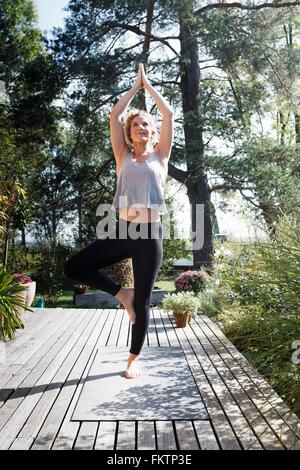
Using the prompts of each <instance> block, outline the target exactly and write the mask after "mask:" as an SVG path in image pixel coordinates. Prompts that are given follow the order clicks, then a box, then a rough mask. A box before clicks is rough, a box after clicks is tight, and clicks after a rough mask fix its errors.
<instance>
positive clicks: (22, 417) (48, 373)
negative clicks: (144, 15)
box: [0, 318, 88, 449]
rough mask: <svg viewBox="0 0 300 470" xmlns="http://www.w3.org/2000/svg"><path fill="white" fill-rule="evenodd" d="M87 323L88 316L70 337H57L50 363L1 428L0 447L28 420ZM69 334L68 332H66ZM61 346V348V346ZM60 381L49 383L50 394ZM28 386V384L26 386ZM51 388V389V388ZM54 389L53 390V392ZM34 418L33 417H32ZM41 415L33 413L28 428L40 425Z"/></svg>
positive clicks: (69, 363) (34, 380)
mask: <svg viewBox="0 0 300 470" xmlns="http://www.w3.org/2000/svg"><path fill="white" fill-rule="evenodd" d="M87 325H88V318H87V319H86V321H85V322H81V323H80V327H79V329H78V330H75V333H74V332H73V334H71V336H70V338H68V336H67V335H66V336H64V335H63V336H62V337H61V338H59V340H58V341H57V343H56V347H57V349H56V350H54V358H52V361H51V362H50V364H48V363H47V366H46V368H45V369H44V370H43V369H41V372H43V373H42V375H41V376H40V377H39V378H38V380H37V381H36V378H37V377H38V375H37V376H36V377H35V378H34V379H33V382H31V383H32V384H33V385H34V387H33V388H32V389H31V390H30V392H29V393H28V394H27V395H26V396H25V398H24V400H23V401H22V403H21V404H20V406H19V407H18V412H17V413H14V414H13V415H12V416H11V418H10V420H9V421H8V422H7V423H6V425H5V426H4V427H3V428H2V433H1V435H0V448H4V449H7V448H8V447H9V446H10V445H11V443H12V442H13V440H14V439H15V437H17V435H18V433H19V431H20V430H21V428H22V427H23V426H24V423H25V422H26V421H28V418H29V416H30V414H32V411H33V410H34V408H35V406H36V405H37V403H38V402H39V400H40V399H42V398H43V393H44V392H45V390H46V389H47V386H48V384H49V382H51V380H52V379H53V376H55V373H56V372H57V371H58V370H59V368H60V367H61V365H62V363H63V362H64V361H65V359H66V357H68V355H69V353H70V351H72V349H73V348H74V345H75V346H76V347H77V348H78V344H80V341H79V342H78V340H79V338H80V337H82V336H83V332H84V330H85V328H86V326H87ZM68 334H69V333H68ZM62 345H63V347H62V348H61V346H62ZM76 347H75V354H76ZM73 363H74V358H71V361H70V360H69V362H67V368H68V370H69V369H70V368H72V366H73ZM31 380H32V378H31ZM62 383H63V382H62V381H61V382H58V383H53V384H51V385H50V391H49V392H50V393H52V395H53V394H54V396H55V392H56V390H55V389H57V388H59V389H60V388H61V386H62ZM27 388H29V386H27ZM51 388H52V389H51ZM53 389H54V392H53ZM42 403H43V405H44V406H45V398H44V399H43V402H42ZM34 418H35V419H34ZM40 419H41V416H40V415H39V414H37V413H33V415H32V419H31V420H30V425H31V428H30V425H27V427H29V429H32V427H34V428H36V427H37V425H40V423H41V421H40ZM19 437H27V438H28V437H30V436H29V435H28V433H27V432H25V433H24V434H20V435H19Z"/></svg>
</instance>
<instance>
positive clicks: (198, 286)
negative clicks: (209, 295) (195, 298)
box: [175, 270, 209, 294]
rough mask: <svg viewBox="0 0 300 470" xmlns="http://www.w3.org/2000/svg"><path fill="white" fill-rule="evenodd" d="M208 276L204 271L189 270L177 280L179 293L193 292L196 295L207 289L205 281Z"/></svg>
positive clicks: (176, 285) (176, 284)
mask: <svg viewBox="0 0 300 470" xmlns="http://www.w3.org/2000/svg"><path fill="white" fill-rule="evenodd" d="M208 276H209V275H208V274H207V273H206V272H205V271H202V270H188V271H185V272H184V273H181V274H179V276H178V277H177V278H176V279H175V287H176V289H177V291H179V292H180V291H192V292H194V293H195V294H197V293H198V292H200V291H201V290H203V289H204V288H205V280H206V279H207V278H208Z"/></svg>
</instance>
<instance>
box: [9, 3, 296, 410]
mask: <svg viewBox="0 0 300 470" xmlns="http://www.w3.org/2000/svg"><path fill="white" fill-rule="evenodd" d="M89 3H90V4H89V5H88V6H87V4H86V2H77V4H76V7H75V2H72V1H71V2H69V4H68V7H67V11H68V13H69V15H70V21H68V22H66V23H65V25H64V28H62V29H59V28H58V29H57V30H55V31H53V37H51V39H49V38H48V39H46V38H45V37H44V36H43V33H42V31H41V30H40V28H39V27H38V24H37V15H36V12H35V9H34V7H33V3H32V2H30V1H28V0H17V1H16V0H14V1H13V0H9V1H6V2H2V7H3V12H1V15H2V16H1V25H0V28H1V30H0V37H1V40H2V45H3V47H2V57H1V62H2V64H3V67H2V69H1V74H0V128H1V134H0V172H1V181H0V336H1V338H0V340H1V341H14V338H15V336H16V332H17V331H18V330H19V329H22V328H24V322H23V320H22V316H23V312H24V309H27V310H28V311H29V312H30V309H31V310H32V309H35V308H39V309H40V312H41V315H42V312H43V308H57V307H59V308H76V307H77V306H76V305H75V304H74V295H75V294H77V295H84V294H85V293H86V292H90V293H93V292H98V291H97V290H96V289H93V288H91V287H89V286H87V285H80V284H78V283H76V282H72V281H71V280H70V279H68V278H66V276H65V275H64V264H65V262H66V260H67V259H68V258H69V257H70V256H72V254H74V253H76V252H77V251H78V250H80V249H81V248H83V247H84V246H86V245H87V244H88V243H90V242H91V241H93V240H95V238H96V226H97V223H98V222H99V217H98V213H97V208H98V206H99V204H111V201H112V197H113V195H114V192H115V189H116V183H117V181H116V173H115V161H114V156H113V152H112V147H111V142H110V134H109V113H110V111H111V109H112V106H113V105H114V104H115V103H116V101H117V100H118V99H119V98H120V96H121V95H122V94H123V93H126V92H127V91H128V90H129V89H130V87H131V86H132V83H133V80H134V79H135V77H136V71H137V66H138V64H139V63H144V66H145V69H146V70H147V74H148V76H149V77H150V78H149V79H150V81H151V82H152V83H154V84H155V86H156V87H157V89H159V90H161V92H162V94H163V96H164V97H165V98H166V100H167V101H168V102H169V103H171V104H172V107H173V108H174V110H175V116H174V120H175V135H174V144H173V148H172V154H171V158H170V162H169V170H168V175H167V179H166V194H165V196H166V202H167V204H168V209H169V214H170V216H171V217H170V224H171V232H170V233H171V235H170V237H169V238H166V239H164V242H163V243H164V245H163V251H164V259H163V264H162V266H161V269H160V272H159V276H158V278H157V280H156V282H155V288H157V290H161V291H165V292H166V295H165V296H164V298H163V299H162V301H161V302H160V303H159V304H158V305H157V306H156V307H157V308H159V309H160V308H161V309H164V310H167V311H170V312H172V314H173V315H174V319H175V320H176V324H177V327H178V328H188V327H189V325H191V324H192V321H191V320H192V318H193V316H198V315H207V316H208V317H210V318H211V319H212V320H213V321H214V322H216V323H217V325H218V326H219V327H220V328H221V329H222V331H223V332H224V334H225V335H226V337H227V338H228V339H229V340H230V341H231V342H232V343H233V344H234V345H235V346H236V347H237V348H238V350H239V351H240V352H241V353H242V354H243V355H244V356H245V357H246V358H247V359H248V361H249V362H250V363H251V364H253V365H254V366H255V367H256V368H257V370H258V371H259V372H260V373H261V374H262V375H263V376H264V377H265V378H266V379H267V380H268V381H269V383H270V384H271V385H272V387H273V388H274V389H275V390H276V391H277V392H278V394H279V395H280V396H281V397H282V398H283V399H284V400H285V401H286V403H287V404H288V405H289V406H290V408H291V409H292V410H293V411H295V413H297V414H298V416H300V346H299V344H300V318H299V315H300V219H299V204H300V183H299V182H300V179H299V176H300V169H299V168H300V165H299V162H300V147H299V144H300V108H299V107H300V91H299V90H300V77H299V63H300V46H299V44H300V26H299V25H300V13H299V10H296V9H293V8H292V7H290V8H282V9H279V8H276V9H275V8H274V9H273V8H269V9H268V11H267V9H263V8H262V9H261V10H260V11H258V10H255V9H252V10H251V11H246V7H245V11H241V10H240V9H239V8H237V9H230V8H228V9H227V10H226V11H225V10H224V9H223V7H222V5H223V4H224V2H220V8H217V9H215V10H214V9H212V10H208V11H201V12H200V13H198V14H196V13H195V14H194V10H193V8H194V6H195V5H194V2H192V1H189V0H188V1H187V2H185V6H186V10H185V11H184V12H183V10H182V9H180V8H175V7H174V5H173V3H174V2H158V4H159V6H155V8H154V7H153V8H154V10H153V8H152V9H151V8H150V6H149V5H148V3H149V4H150V3H152V2H141V3H139V2H138V3H139V8H136V2H125V3H126V5H127V6H126V8H125V7H124V8H123V6H122V4H123V2H120V6H119V7H118V8H115V6H114V7H112V4H113V3H115V2H100V3H101V5H102V7H101V9H100V10H98V8H97V5H96V4H97V2H89ZM175 3H176V2H175ZM223 6H224V5H223ZM157 8H158V9H159V11H156V9H157ZM170 9H171V11H172V15H171V16H170ZM146 17H147V18H148V20H147V21H148V23H147V28H148V29H149V28H150V29H151V28H152V27H153V28H154V27H155V31H156V32H157V34H156V35H155V37H154V36H153V37H152V36H151V38H152V39H153V42H151V41H148V40H147V37H146V36H147V34H146V33H145V32H144V31H143V30H142V29H140V28H144V27H145V28H146V24H145V22H144V20H145V18H146ZM120 18H121V19H122V21H120ZM158 18H159V20H158ZM132 24H135V26H134V27H133V26H132ZM120 25H121V26H122V27H121V26H120ZM126 25H127V26H126ZM128 25H131V26H130V27H129V26H128ZM151 25H152V26H151ZM170 27H171V28H173V29H174V31H175V32H176V31H177V39H176V38H174V37H172V40H174V41H175V40H177V50H176V49H174V48H173V46H171V44H169V43H168V39H164V40H160V37H164V36H166V35H168V31H169V28H170ZM122 28H123V29H122ZM133 30H134V32H133ZM175 32H174V34H176V33H175ZM127 34H129V35H130V34H134V37H135V36H137V37H138V38H139V41H140V42H137V43H134V42H132V41H131V42H130V41H129V43H130V44H129V43H128V42H126V41H127V39H128V38H127V36H126V35H127ZM149 34H150V33H149ZM145 35H146V36H145ZM125 36H126V37H125ZM131 39H132V38H131ZM154 39H155V40H154ZM156 41H157V42H158V43H159V47H160V48H161V49H162V52H163V53H161V54H158V53H157V51H156V48H155V47H154V45H155V44H156ZM186 44H189V45H190V48H187V47H186ZM167 53H168V54H172V55H171V56H170V57H169V56H168V54H167ZM200 90H201V91H200ZM187 97H188V99H187ZM131 105H132V107H138V108H141V109H148V110H149V111H150V112H151V113H152V114H153V115H154V117H155V118H156V119H157V122H158V123H161V116H160V112H159V109H157V106H155V105H154V104H153V103H152V102H151V103H150V102H149V97H146V96H145V93H144V92H142V91H140V92H139V95H137V96H136V97H135V98H134V100H133V102H132V104H131ZM195 149H196V150H195ZM178 192H180V194H181V196H183V198H185V200H188V203H189V205H190V209H191V210H190V218H184V217H186V214H185V213H184V210H182V209H181V208H180V201H179V199H178V200H177V199H176V196H177V193H178ZM236 195H238V196H239V198H240V199H238V201H239V204H240V207H239V210H240V215H241V217H243V220H248V225H249V226H251V228H257V227H262V231H263V234H264V236H263V237H262V236H258V235H257V236H256V235H252V236H251V237H248V238H247V239H246V238H238V237H235V236H234V230H233V229H232V227H231V224H233V220H234V211H233V205H234V201H235V197H236ZM199 206H200V207H201V208H203V214H202V216H203V219H201V223H199V222H197V218H196V217H197V211H196V208H197V207H199ZM225 215H227V216H228V215H229V218H228V219H227V220H229V222H227V229H228V231H229V232H230V233H231V235H230V236H228V237H227V239H223V238H220V237H219V238H218V237H217V235H218V234H220V232H221V230H220V226H221V223H222V219H223V216H225ZM230 216H231V218H230ZM183 220H185V221H186V220H188V222H186V225H190V227H188V228H190V229H191V230H190V234H191V235H190V236H189V237H186V236H182V237H178V236H176V229H177V225H178V226H179V225H180V224H181V225H182V221H183ZM249 220H250V222H249ZM197 223H198V224H199V225H200V226H201V229H202V228H203V243H202V245H201V246H200V247H199V246H198V247H196V248H195V249H193V245H192V238H193V237H192V233H193V232H192V229H193V230H194V231H195V227H196V226H197ZM199 225H198V227H199ZM231 229H232V230H231ZM180 258H188V259H190V261H191V266H190V267H189V268H187V269H181V270H180V269H178V268H176V267H175V266H174V263H175V262H176V260H178V259H180ZM106 272H107V273H108V274H109V275H110V276H112V278H114V279H117V280H119V281H120V282H122V285H123V286H124V287H125V286H127V287H130V286H133V277H132V269H131V266H130V263H128V262H124V263H121V264H116V265H114V266H111V267H109V268H108V270H107V271H106ZM82 307H86V308H90V305H86V306H85V305H84V304H81V305H80V307H79V306H78V308H82ZM98 307H99V308H107V307H109V308H116V305H110V304H107V303H103V304H101V303H100V304H99V305H98Z"/></svg>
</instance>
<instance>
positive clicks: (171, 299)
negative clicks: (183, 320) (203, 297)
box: [162, 292, 199, 315]
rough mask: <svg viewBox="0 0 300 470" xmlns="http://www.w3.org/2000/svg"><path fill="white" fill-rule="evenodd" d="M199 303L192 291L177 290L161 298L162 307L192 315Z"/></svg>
mask: <svg viewBox="0 0 300 470" xmlns="http://www.w3.org/2000/svg"><path fill="white" fill-rule="evenodd" d="M198 305H199V302H198V299H197V297H196V296H195V294H193V293H192V292H178V293H177V294H167V295H166V296H165V297H164V298H163V300H162V308H163V309H165V310H173V311H176V312H177V313H180V314H183V315H184V314H186V313H188V314H190V315H193V314H194V313H195V312H196V310H197V307H198Z"/></svg>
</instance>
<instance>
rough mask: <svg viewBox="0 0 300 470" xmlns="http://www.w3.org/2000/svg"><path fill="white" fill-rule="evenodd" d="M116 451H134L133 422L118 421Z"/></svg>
mask: <svg viewBox="0 0 300 470" xmlns="http://www.w3.org/2000/svg"><path fill="white" fill-rule="evenodd" d="M118 424H119V426H118V430H117V444H116V449H117V450H135V421H119V423H118Z"/></svg>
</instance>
